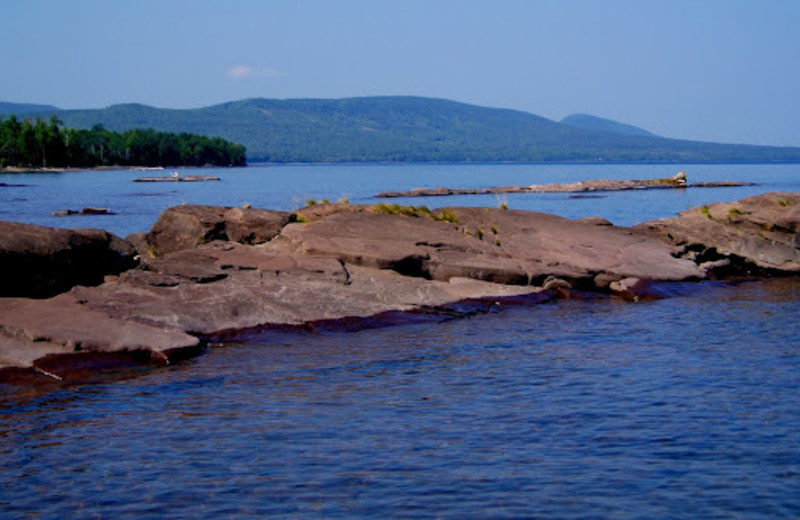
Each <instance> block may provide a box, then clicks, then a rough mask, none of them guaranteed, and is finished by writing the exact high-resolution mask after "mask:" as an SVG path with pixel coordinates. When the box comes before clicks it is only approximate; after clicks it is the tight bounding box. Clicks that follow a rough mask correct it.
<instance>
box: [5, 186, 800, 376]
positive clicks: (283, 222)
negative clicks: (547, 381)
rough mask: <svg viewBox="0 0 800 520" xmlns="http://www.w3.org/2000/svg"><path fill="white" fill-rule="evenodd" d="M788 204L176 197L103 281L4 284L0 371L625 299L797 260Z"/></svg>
mask: <svg viewBox="0 0 800 520" xmlns="http://www.w3.org/2000/svg"><path fill="white" fill-rule="evenodd" d="M798 208H800V195H799V194H793V193H788V194H787V193H780V194H769V195H764V196H760V197H753V198H750V199H744V200H743V201H740V202H738V203H730V204H727V205H713V206H709V207H708V208H697V209H695V210H691V211H689V212H686V213H684V214H682V215H681V216H680V217H678V218H676V219H666V220H662V221H657V222H651V223H648V224H644V225H641V226H637V227H636V228H620V227H616V226H613V225H611V223H610V222H608V221H607V220H605V219H602V218H593V219H581V220H569V219H565V218H561V217H557V216H554V215H548V214H543V213H535V212H527V211H510V210H501V209H487V208H445V209H441V210H436V211H428V210H421V209H417V208H411V207H399V206H398V207H394V206H393V207H387V206H385V205H377V206H356V205H349V204H330V205H319V206H315V207H311V208H304V209H303V210H300V211H298V212H297V213H296V214H289V213H284V212H274V211H267V210H255V209H240V208H221V207H213V206H180V207H177V208H172V209H170V210H168V211H167V212H165V213H164V215H163V216H162V218H161V219H160V220H159V221H158V222H157V223H156V224H155V225H154V227H153V229H152V230H151V231H150V232H149V233H146V234H138V235H135V236H132V237H129V241H130V243H132V244H135V246H136V249H137V250H138V254H139V258H140V262H141V263H140V265H138V267H133V266H131V265H128V267H129V268H128V269H127V270H124V271H122V270H118V271H117V272H119V274H118V275H109V271H108V270H103V269H99V268H98V269H99V271H100V272H101V274H99V275H97V276H99V278H100V281H103V280H104V281H103V283H99V285H96V284H87V283H84V282H83V281H82V279H80V278H74V279H72V280H71V281H69V283H67V282H63V283H61V284H60V285H59V286H58V287H59V289H60V292H63V294H59V295H57V296H55V297H51V298H47V299H39V300H35V299H31V298H27V297H26V298H19V297H15V298H4V299H3V300H2V306H1V307H0V378H2V377H3V376H2V374H4V373H6V374H8V373H11V372H10V371H9V370H10V369H12V368H13V369H14V373H15V374H19V373H20V370H27V371H29V373H30V374H36V375H37V377H49V378H50V379H52V378H53V377H58V378H64V379H68V378H69V377H79V376H78V375H75V374H73V372H72V371H71V370H70V369H69V363H64V362H57V359H62V360H63V356H64V355H66V354H69V355H71V356H81V355H83V356H85V355H87V353H91V354H94V355H95V356H97V355H99V354H104V355H106V354H108V353H119V352H127V353H136V354H137V356H138V359H146V360H147V362H149V363H152V362H161V363H167V362H169V361H170V360H174V359H178V358H180V357H182V356H185V355H186V353H187V352H188V353H194V352H197V351H198V350H199V349H201V348H202V346H203V345H204V344H205V342H207V341H215V340H217V339H230V338H235V337H240V336H242V335H246V334H248V333H249V332H250V331H253V330H259V329H262V328H269V327H277V326H298V327H309V326H312V327H313V326H316V325H315V324H320V323H329V324H335V323H340V324H343V325H342V326H350V325H352V324H353V323H364V324H369V323H372V324H374V323H377V322H378V321H379V319H378V317H389V316H392V317H394V316H397V313H405V314H406V315H408V316H411V315H414V314H416V315H429V316H440V317H448V318H449V317H452V316H458V315H463V314H464V313H470V312H485V311H487V310H490V309H492V308H494V307H495V306H497V305H503V304H510V303H524V304H530V303H533V302H540V301H548V300H551V299H553V298H559V297H570V296H571V295H574V294H578V293H580V294H588V293H598V294H616V295H618V296H620V297H622V298H625V299H628V300H633V301H636V300H639V299H642V298H647V297H659V295H660V294H663V293H664V291H659V290H658V287H660V286H663V285H659V284H663V283H668V282H674V281H687V280H702V279H704V278H706V277H708V276H715V277H719V276H722V275H724V274H727V273H731V272H734V271H735V269H733V267H732V266H735V267H736V268H738V269H741V268H742V267H741V266H758V267H759V268H763V269H768V270H769V271H770V272H772V273H775V272H781V273H795V272H797V271H799V270H800V258H799V257H798V254H800V253H799V252H798V248H799V247H800V243H798V238H797V236H798V235H797V231H798V228H799V227H800V225H799V224H798V222H800V219H799V218H798ZM4 225H5V224H4ZM20 226H23V227H20V228H15V227H13V226H12V227H6V228H3V229H7V230H9V233H12V234H13V235H14V236H15V238H14V240H16V241H17V242H15V243H16V246H15V247H16V250H17V251H18V252H19V251H26V250H27V254H33V253H34V252H35V253H36V254H37V255H39V256H41V257H43V258H46V257H48V256H54V257H56V256H58V255H59V254H60V253H59V252H60V251H61V250H62V249H64V246H63V244H69V243H70V242H69V240H67V239H66V238H64V237H73V235H71V234H70V233H76V235H74V236H80V237H83V236H89V237H95V236H96V237H97V238H96V240H98V241H100V242H102V241H103V240H106V245H105V246H104V247H106V248H107V249H108V250H110V251H115V252H117V253H115V254H117V255H119V254H120V253H119V251H125V253H124V254H123V257H124V258H130V255H131V251H132V246H131V244H130V243H128V242H125V241H122V240H121V239H119V238H118V237H111V238H109V236H108V234H107V233H105V232H101V231H98V230H92V231H91V232H89V231H86V230H50V231H43V230H37V232H38V233H49V232H53V233H54V235H53V236H57V237H60V240H61V242H59V244H62V245H61V246H60V247H51V248H47V247H44V246H42V245H41V244H40V245H36V244H39V242H37V241H35V240H31V241H29V242H25V241H24V240H25V237H26V236H27V235H26V233H29V232H30V231H29V230H28V228H27V227H25V225H20ZM44 229H45V230H46V229H47V228H44ZM63 233H66V235H63V236H62V234H63ZM87 233H88V235H87ZM6 235H8V233H6V234H4V235H3V236H4V237H6ZM102 237H105V238H104V239H103V240H101V238H102ZM75 240H77V239H75ZM5 241H6V242H11V240H10V239H8V238H6V239H5ZM112 243H113V244H116V245H111V244H112ZM26 244H28V245H26ZM23 246H24V247H23ZM4 247H5V249H3V251H6V252H7V251H9V250H13V249H14V248H9V247H8V246H4ZM67 249H69V248H67ZM5 254H8V253H5ZM125 255H127V256H125ZM115 258H117V259H119V256H117V257H115ZM54 271H58V268H55V267H50V270H49V271H48V270H47V269H44V268H42V273H41V274H40V275H39V278H41V279H47V278H48V277H50V276H53V277H56V276H60V275H58V273H54ZM112 272H113V271H112ZM62 278H63V277H62ZM93 281H95V282H96V281H97V277H96V278H95V279H94V280H93ZM31 284H33V285H36V284H35V283H33V282H31ZM25 285H26V284H22V286H25ZM89 285H94V286H89ZM53 290H54V289H51V291H53ZM65 291H66V292H65ZM51 295H52V294H51ZM6 296H23V295H21V294H6ZM387 319H388V318H387ZM390 321H391V320H390ZM345 324H350V325H345ZM53 356H56V357H55V358H54V357H53ZM76 359H77V358H76ZM81 359H90V358H88V357H86V358H81ZM103 359H105V358H103ZM90 364H91V363H88V365H90ZM81 366H82V367H83V370H84V372H85V369H86V366H87V363H84V364H82V365H81ZM3 367H5V368H6V369H7V370H3ZM47 367H50V368H51V369H52V370H49V369H48V368H47ZM84 372H80V374H83V373H84ZM75 373H76V374H77V373H78V372H75Z"/></svg>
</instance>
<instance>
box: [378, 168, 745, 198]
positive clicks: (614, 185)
mask: <svg viewBox="0 0 800 520" xmlns="http://www.w3.org/2000/svg"><path fill="white" fill-rule="evenodd" d="M753 185H754V184H753V183H752V182H737V181H722V182H697V183H693V184H689V183H688V182H687V178H686V173H685V172H678V174H676V175H675V176H674V177H667V178H663V179H594V180H588V181H579V182H570V183H564V184H533V185H531V186H499V187H492V188H447V187H439V188H415V189H413V190H409V191H385V192H383V193H379V194H377V195H376V197H380V198H398V197H445V196H449V195H491V194H498V195H500V194H509V193H585V192H603V191H626V190H655V189H659V190H663V189H675V188H678V189H684V188H723V187H725V188H728V187H738V186H753Z"/></svg>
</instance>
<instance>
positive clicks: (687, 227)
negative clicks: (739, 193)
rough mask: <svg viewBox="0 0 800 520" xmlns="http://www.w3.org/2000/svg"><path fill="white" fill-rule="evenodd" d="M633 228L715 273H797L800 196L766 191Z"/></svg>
mask: <svg viewBox="0 0 800 520" xmlns="http://www.w3.org/2000/svg"><path fill="white" fill-rule="evenodd" d="M635 229H636V231H637V233H641V234H643V235H647V236H653V237H657V238H659V239H661V240H663V241H664V242H666V243H668V244H670V245H672V246H673V247H674V251H675V254H676V255H678V256H681V257H684V258H688V259H691V260H693V261H695V262H697V263H698V264H702V265H704V266H705V267H707V268H708V269H709V270H711V271H713V272H715V273H717V274H721V275H726V274H728V273H737V272H738V273H743V272H748V271H749V272H753V271H758V270H766V271H778V272H785V273H797V272H800V235H798V230H800V193H792V192H784V193H767V194H765V195H758V196H755V197H748V198H746V199H743V200H741V201H738V202H728V203H716V204H711V205H708V206H703V207H699V208H693V209H690V210H688V211H684V212H682V213H681V214H680V216H679V217H676V218H671V219H664V220H657V221H655V222H648V223H645V224H641V225H639V226H637V227H636V228H635Z"/></svg>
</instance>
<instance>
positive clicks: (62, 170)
mask: <svg viewBox="0 0 800 520" xmlns="http://www.w3.org/2000/svg"><path fill="white" fill-rule="evenodd" d="M208 168H242V166H85V167H78V166H69V167H64V168H21V167H18V166H6V167H4V168H0V174H3V173H68V172H107V171H115V170H126V171H142V172H160V171H164V170H168V169H208Z"/></svg>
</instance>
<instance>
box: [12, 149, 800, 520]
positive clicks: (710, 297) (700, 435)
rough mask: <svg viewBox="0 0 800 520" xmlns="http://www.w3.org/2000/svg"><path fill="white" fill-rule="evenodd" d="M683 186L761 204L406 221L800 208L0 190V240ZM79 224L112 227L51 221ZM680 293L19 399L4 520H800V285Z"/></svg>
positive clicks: (237, 185) (381, 178)
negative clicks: (100, 209) (180, 207)
mask: <svg viewBox="0 0 800 520" xmlns="http://www.w3.org/2000/svg"><path fill="white" fill-rule="evenodd" d="M678 170H685V171H686V172H687V173H688V174H689V180H690V182H691V181H707V180H746V181H753V182H757V183H758V186H755V187H747V188H728V189H690V190H658V191H641V192H620V193H613V194H612V193H609V194H605V195H603V196H602V197H600V198H578V199H575V198H570V196H569V195H566V194H528V195H514V196H511V195H510V196H508V197H507V198H506V199H503V200H499V199H498V198H497V197H495V196H476V197H452V198H451V197H448V198H427V199H402V200H393V201H390V202H391V203H394V202H399V203H409V204H416V205H423V204H425V205H428V206H430V207H432V208H433V207H439V206H446V205H482V206H492V207H497V206H498V205H499V204H500V202H508V204H509V206H510V207H512V208H515V209H531V210H537V211H547V212H552V213H557V214H561V215H564V216H567V217H583V216H593V215H599V216H604V217H606V218H609V219H610V220H612V221H613V222H614V223H616V224H620V225H629V224H634V223H637V222H642V221H645V220H651V219H655V218H662V217H669V216H672V215H674V214H675V213H676V212H677V211H682V210H684V209H687V208H688V207H690V206H696V205H701V204H705V203H709V202H714V201H721V200H735V199H740V198H743V197H746V196H749V195H753V194H757V193H763V192H767V191H777V190H782V191H799V190H800V165H782V166H773V165H744V166H743V165H724V166H723V165H710V166H709V165H678V166H675V165H666V166H665V165H592V166H575V165H469V166H463V165H404V166H382V165H365V166H360V165H359V166H350V165H341V166H338V165H337V166H269V167H251V168H245V169H237V170H202V171H190V170H181V172H182V173H183V174H190V173H200V174H211V175H217V176H220V177H222V181H220V182H210V183H163V184H161V183H159V184H141V183H134V182H132V180H133V179H134V178H136V177H140V176H143V175H150V174H151V173H152V172H146V173H144V172H129V171H122V172H94V173H79V172H73V173H69V174H63V175H62V174H51V175H2V176H0V182H2V183H6V184H10V185H21V184H24V185H25V186H11V187H0V219H5V220H20V221H25V222H33V223H39V224H45V225H57V226H62V227H102V228H105V229H109V230H111V231H114V232H115V233H117V234H120V235H122V236H124V235H126V234H128V233H131V232H136V231H146V230H147V229H149V227H150V226H151V225H152V224H153V222H155V220H156V219H157V217H158V215H159V214H160V212H161V211H163V210H164V209H166V208H167V207H169V206H172V205H175V204H181V203H183V202H186V203H203V204H222V205H230V206H239V205H242V204H244V203H251V204H253V206H254V207H266V208H273V209H294V208H297V207H300V206H302V205H304V203H305V200H306V199H308V198H315V199H317V200H321V199H324V198H327V199H330V200H337V199H339V198H342V197H347V198H349V200H350V202H353V203H371V202H376V199H373V198H372V197H373V195H374V194H376V193H378V192H380V191H384V190H395V189H411V188H414V187H437V186H450V187H485V186H494V185H506V184H508V185H511V184H542V183H550V182H568V181H576V180H585V179H594V178H654V177H666V176H671V175H674V174H675V173H676V172H677V171H678ZM169 173H170V172H163V174H164V175H168V174H169ZM84 206H104V207H109V208H110V209H111V210H112V211H115V212H116V213H117V214H116V215H113V216H100V217H70V218H63V217H62V218H57V217H52V216H50V212H52V211H55V210H58V209H66V208H72V209H80V208H82V207H84ZM675 292H676V296H675V297H673V298H670V299H666V300H660V301H653V302H642V303H637V304H633V303H626V302H622V301H617V300H611V299H598V300H591V301H576V300H561V301H557V302H553V303H549V304H544V305H537V306H531V307H507V308H502V309H500V310H499V311H498V312H496V313H492V314H487V315H477V316H473V317H471V318H468V319H461V320H452V321H444V322H441V323H426V324H408V325H400V326H394V327H387V328H380V329H372V330H363V331H359V332H349V333H345V332H335V331H323V332H318V333H315V334H312V333H307V332H286V331H282V332H270V333H265V334H263V335H260V336H255V337H252V338H250V339H248V341H247V342H246V343H233V344H225V345H220V346H218V347H215V348H211V349H209V350H208V352H207V353H206V354H205V355H203V356H201V357H199V358H196V359H193V360H191V361H188V362H185V363H182V364H180V365H178V366H174V367H171V368H169V369H163V370H156V371H153V372H149V373H145V374H143V375H139V376H137V377H131V378H127V379H123V380H116V381H105V382H93V383H88V384H83V385H75V386H72V387H67V388H63V389H60V390H57V391H53V392H49V393H46V394H42V395H30V394H21V393H19V392H15V391H14V390H13V389H9V388H0V518H59V519H61V518H159V519H160V518H260V517H269V518H454V519H456V518H458V519H461V518H553V519H556V518H558V519H561V518H581V519H589V518H597V519H605V518H626V519H627V518H641V519H652V518H703V519H707V518H720V519H722V518H726V519H727V518H748V519H749V518H798V517H800V280H798V279H796V278H792V279H775V280H765V281H748V282H742V283H737V284H717V283H703V284H678V285H676V286H675Z"/></svg>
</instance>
